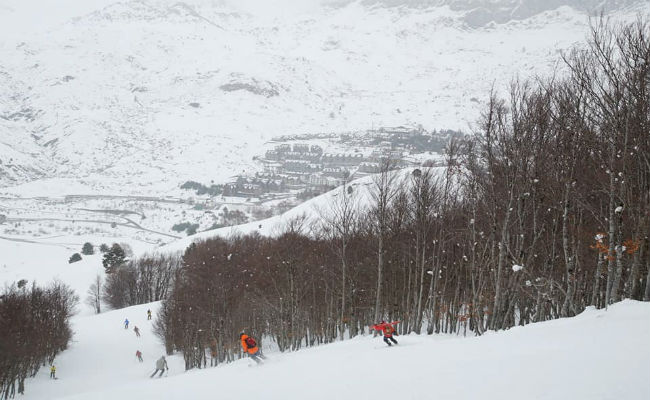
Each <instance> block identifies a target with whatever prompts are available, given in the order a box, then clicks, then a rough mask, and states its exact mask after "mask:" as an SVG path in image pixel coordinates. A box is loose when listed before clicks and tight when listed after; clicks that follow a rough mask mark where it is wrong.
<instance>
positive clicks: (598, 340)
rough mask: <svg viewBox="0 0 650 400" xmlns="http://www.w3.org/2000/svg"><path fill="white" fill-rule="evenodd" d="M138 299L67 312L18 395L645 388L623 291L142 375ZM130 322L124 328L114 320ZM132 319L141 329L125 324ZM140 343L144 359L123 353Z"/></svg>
mask: <svg viewBox="0 0 650 400" xmlns="http://www.w3.org/2000/svg"><path fill="white" fill-rule="evenodd" d="M149 308H151V309H152V311H153V312H154V315H155V313H156V311H157V309H158V304H157V303H153V304H145V305H140V306H135V307H130V308H127V309H123V310H117V311H111V312H106V313H102V314H100V315H90V316H89V315H80V316H77V317H75V318H74V320H73V329H74V330H75V338H74V342H73V343H72V345H71V346H70V349H69V350H67V351H65V352H64V353H62V354H61V355H60V356H59V357H58V358H57V360H56V362H55V364H56V366H57V374H58V376H59V379H58V380H51V379H49V377H48V375H49V369H48V368H42V369H41V371H39V373H38V376H37V377H35V378H33V379H29V380H28V381H27V382H26V393H25V396H23V397H21V399H25V400H31V399H66V400H72V399H79V400H81V399H93V400H101V399H106V400H109V399H110V400H115V399H119V400H131V399H133V400H135V399H137V400H143V399H158V400H160V399H188V400H189V399H192V400H201V399H211V400H212V399H216V398H218V399H282V400H293V399H301V400H302V399H328V400H330V399H377V398H387V399H447V400H450V399H468V400H469V399H500V400H506V399H517V400H520V399H549V400H551V399H553V400H556V399H571V400H578V399H585V400H595V399H616V400H623V399H630V400H633V399H648V398H650V370H649V369H648V360H650V346H649V344H650V343H649V342H648V340H649V338H650V303H641V302H635V301H624V302H622V303H619V304H615V305H614V306H612V307H610V308H609V310H607V311H606V310H587V311H585V312H584V313H583V314H581V315H579V316H577V317H574V318H568V319H561V320H555V321H548V322H544V323H539V324H533V325H529V326H526V327H517V328H513V329H510V330H508V331H504V332H497V333H494V332H490V333H487V334H486V335H484V336H482V337H467V338H463V337H456V336H446V335H434V336H418V335H408V336H400V337H398V338H397V339H398V340H399V341H400V344H399V346H396V347H392V348H387V347H386V346H385V345H384V344H383V342H382V341H381V338H379V337H377V338H372V337H371V336H365V337H357V338H355V339H352V340H348V341H345V342H339V343H335V344H330V345H324V346H320V347H316V348H312V349H307V350H301V351H298V352H294V353H285V354H281V353H274V352H268V353H267V356H268V361H267V363H266V365H263V366H260V367H256V366H252V363H251V361H250V360H246V359H245V360H239V361H237V362H234V363H232V364H224V365H221V366H219V367H216V368H208V369H205V370H192V371H189V372H184V371H183V360H182V357H181V356H180V355H178V356H172V357H168V362H169V366H170V370H169V376H167V377H163V378H160V379H150V378H149V375H150V374H151V373H152V372H153V370H154V363H155V359H157V358H158V357H160V356H161V355H162V354H164V348H163V346H162V344H161V343H159V341H158V339H157V338H156V337H155V336H154V335H153V333H152V332H151V327H152V323H151V321H147V320H146V310H147V309H149ZM125 318H129V320H130V321H131V328H130V329H128V330H125V329H124V328H123V325H122V322H123V321H124V319H125ZM135 325H137V326H138V327H139V328H140V329H141V331H142V337H140V338H137V337H136V336H135V334H134V332H133V330H132V327H133V326H135ZM136 350H141V351H142V352H143V354H144V363H139V362H138V361H137V360H136V358H135V352H136Z"/></svg>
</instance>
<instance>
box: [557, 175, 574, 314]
mask: <svg viewBox="0 0 650 400" xmlns="http://www.w3.org/2000/svg"><path fill="white" fill-rule="evenodd" d="M570 187H571V184H570V183H567V184H566V188H565V192H564V211H563V213H562V248H563V249H564V265H565V267H566V281H567V291H566V296H565V297H564V303H562V311H561V312H560V315H561V316H562V317H568V316H569V310H572V309H573V292H574V290H575V280H574V278H573V258H572V257H571V254H570V250H569V228H568V225H569V193H570Z"/></svg>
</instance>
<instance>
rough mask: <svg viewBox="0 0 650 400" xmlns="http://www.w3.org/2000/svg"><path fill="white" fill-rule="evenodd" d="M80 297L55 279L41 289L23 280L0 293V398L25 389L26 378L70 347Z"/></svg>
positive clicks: (9, 396) (11, 396)
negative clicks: (71, 320)
mask: <svg viewBox="0 0 650 400" xmlns="http://www.w3.org/2000/svg"><path fill="white" fill-rule="evenodd" d="M77 302H78V297H77V296H76V295H75V294H74V292H73V290H72V289H70V288H69V287H68V286H66V285H64V284H61V283H58V282H55V283H53V284H51V285H49V286H47V287H44V288H41V287H37V286H36V285H32V286H31V288H28V287H27V282H26V281H24V280H21V281H20V282H18V284H17V285H12V286H10V287H8V288H5V289H4V291H3V292H2V294H1V295H0V321H2V323H0V399H2V400H4V399H9V398H13V397H14V396H15V394H16V393H19V394H23V393H24V392H25V379H26V378H27V377H33V376H35V375H36V373H37V372H38V370H39V369H40V367H41V366H42V365H46V364H51V363H52V362H53V361H54V358H55V357H56V356H57V354H59V353H60V352H62V351H63V350H65V349H66V348H67V347H68V344H69V342H70V339H71V338H72V330H71V329H70V317H71V316H72V314H73V313H74V309H75V306H76V304H77Z"/></svg>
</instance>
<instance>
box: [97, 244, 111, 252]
mask: <svg viewBox="0 0 650 400" xmlns="http://www.w3.org/2000/svg"><path fill="white" fill-rule="evenodd" d="M108 250H109V248H108V245H107V244H106V243H102V244H101V245H100V246H99V251H100V252H102V253H106V252H107V251H108Z"/></svg>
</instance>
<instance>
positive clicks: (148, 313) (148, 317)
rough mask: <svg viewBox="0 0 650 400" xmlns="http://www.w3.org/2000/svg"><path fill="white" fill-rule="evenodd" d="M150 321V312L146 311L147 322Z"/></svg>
mask: <svg viewBox="0 0 650 400" xmlns="http://www.w3.org/2000/svg"><path fill="white" fill-rule="evenodd" d="M150 319H151V310H147V320H150Z"/></svg>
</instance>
